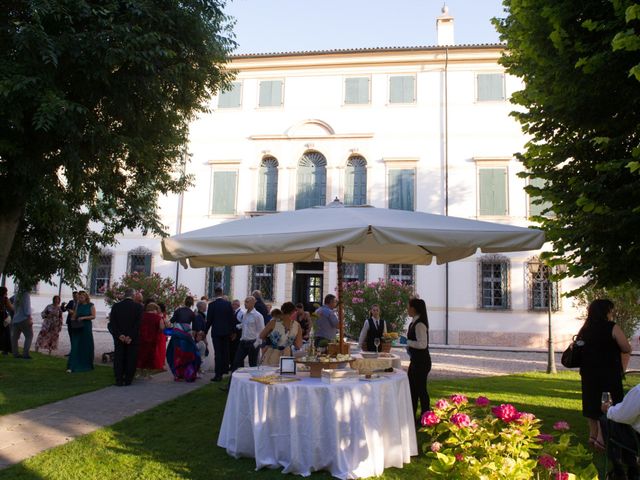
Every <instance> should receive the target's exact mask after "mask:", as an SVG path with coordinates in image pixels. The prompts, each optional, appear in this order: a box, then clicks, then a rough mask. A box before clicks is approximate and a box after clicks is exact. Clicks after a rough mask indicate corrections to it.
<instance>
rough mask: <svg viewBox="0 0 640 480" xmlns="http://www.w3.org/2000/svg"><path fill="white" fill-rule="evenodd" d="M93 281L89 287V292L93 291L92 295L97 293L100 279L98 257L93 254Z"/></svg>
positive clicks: (91, 263)
mask: <svg viewBox="0 0 640 480" xmlns="http://www.w3.org/2000/svg"><path fill="white" fill-rule="evenodd" d="M90 265H91V283H90V284H89V285H90V289H89V293H91V295H95V294H96V291H97V281H98V276H97V273H98V259H97V258H95V257H93V255H92V256H91V262H90Z"/></svg>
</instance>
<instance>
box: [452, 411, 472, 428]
mask: <svg viewBox="0 0 640 480" xmlns="http://www.w3.org/2000/svg"><path fill="white" fill-rule="evenodd" d="M450 420H451V423H453V424H454V425H456V426H458V427H460V428H467V427H470V426H471V418H469V415H467V414H466V413H454V414H453V415H451V418H450Z"/></svg>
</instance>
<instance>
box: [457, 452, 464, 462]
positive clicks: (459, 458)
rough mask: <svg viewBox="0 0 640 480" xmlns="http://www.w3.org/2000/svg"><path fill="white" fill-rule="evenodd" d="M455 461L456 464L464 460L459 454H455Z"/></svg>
mask: <svg viewBox="0 0 640 480" xmlns="http://www.w3.org/2000/svg"><path fill="white" fill-rule="evenodd" d="M456 460H457V461H458V462H462V461H463V460H464V455H462V454H461V453H456Z"/></svg>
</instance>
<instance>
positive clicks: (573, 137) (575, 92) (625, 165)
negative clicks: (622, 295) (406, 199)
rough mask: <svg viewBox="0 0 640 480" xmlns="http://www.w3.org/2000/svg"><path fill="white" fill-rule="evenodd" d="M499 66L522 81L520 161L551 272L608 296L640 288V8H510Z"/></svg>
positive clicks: (620, 0) (597, 2)
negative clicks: (542, 208) (637, 168)
mask: <svg viewBox="0 0 640 480" xmlns="http://www.w3.org/2000/svg"><path fill="white" fill-rule="evenodd" d="M504 5H505V7H506V13H507V17H506V18H505V19H502V20H495V24H496V26H497V29H498V32H499V33H500V37H501V39H502V40H503V41H505V42H506V44H507V48H506V51H505V54H504V56H503V58H502V60H501V62H502V64H503V65H504V66H505V67H506V69H507V71H508V72H509V73H511V74H513V75H515V76H518V77H520V78H521V79H522V80H523V81H524V84H525V87H524V89H523V90H521V91H519V92H516V93H515V94H514V95H513V98H512V102H514V103H515V104H516V105H518V106H520V107H524V108H518V110H517V111H516V112H514V113H513V115H514V116H515V117H516V118H517V120H518V121H519V122H520V123H521V125H522V128H523V130H524V132H526V133H527V134H528V135H529V136H530V141H529V142H528V143H527V144H526V150H525V151H524V152H522V153H521V154H519V155H518V158H519V159H520V160H521V161H522V162H523V164H524V166H525V168H526V176H529V177H530V178H532V179H535V181H533V182H532V184H531V186H529V187H527V188H528V192H529V194H530V195H532V196H534V197H537V201H538V202H546V203H545V205H547V206H548V210H547V212H546V215H544V216H541V217H537V220H538V221H540V222H541V225H542V227H543V228H544V230H545V231H546V235H547V239H548V240H549V241H551V242H552V243H553V252H552V254H551V255H549V259H550V261H551V263H554V264H560V263H564V264H566V265H567V267H568V274H569V275H571V276H574V277H578V276H585V277H587V278H588V279H589V280H590V282H589V283H591V284H597V285H599V286H602V287H609V286H615V285H620V284H624V283H626V282H628V281H632V282H635V283H638V282H640V248H639V247H640V243H639V242H638V240H639V238H640V237H639V232H640V210H639V209H640V176H638V175H637V174H635V173H634V172H632V169H633V168H634V163H633V162H634V161H635V160H637V158H636V157H637V155H638V153H639V145H640V82H639V81H638V78H637V77H636V75H639V74H640V72H639V71H638V68H637V67H636V65H638V60H639V58H638V52H637V48H638V43H637V38H638V32H639V25H640V24H639V22H638V18H637V17H638V15H636V13H638V6H637V2H632V1H629V0H608V1H607V0H583V1H581V2H576V1H575V0H505V1H504Z"/></svg>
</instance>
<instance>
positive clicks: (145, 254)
mask: <svg viewBox="0 0 640 480" xmlns="http://www.w3.org/2000/svg"><path fill="white" fill-rule="evenodd" d="M151 257H152V254H151V250H149V249H146V248H144V247H138V248H136V249H135V250H131V251H130V252H129V258H128V260H129V261H128V264H129V265H128V268H127V271H128V272H129V273H133V272H138V273H140V274H143V275H146V276H149V275H151Z"/></svg>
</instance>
